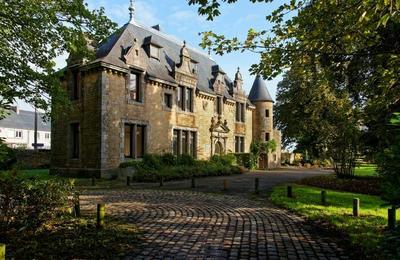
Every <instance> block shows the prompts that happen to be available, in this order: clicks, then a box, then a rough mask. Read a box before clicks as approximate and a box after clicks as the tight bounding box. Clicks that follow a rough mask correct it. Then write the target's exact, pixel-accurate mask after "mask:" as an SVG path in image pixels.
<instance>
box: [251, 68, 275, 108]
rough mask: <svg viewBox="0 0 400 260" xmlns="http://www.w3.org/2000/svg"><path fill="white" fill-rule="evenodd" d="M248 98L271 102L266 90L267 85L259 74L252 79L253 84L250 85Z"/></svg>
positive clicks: (252, 100) (253, 100)
mask: <svg viewBox="0 0 400 260" xmlns="http://www.w3.org/2000/svg"><path fill="white" fill-rule="evenodd" d="M249 100H250V101H251V102H255V101H270V102H273V100H272V98H271V95H270V94H269V92H268V89H267V85H266V84H265V81H264V80H263V79H262V78H261V76H260V75H258V76H257V77H256V79H255V80H254V83H253V86H252V87H251V90H250V94H249Z"/></svg>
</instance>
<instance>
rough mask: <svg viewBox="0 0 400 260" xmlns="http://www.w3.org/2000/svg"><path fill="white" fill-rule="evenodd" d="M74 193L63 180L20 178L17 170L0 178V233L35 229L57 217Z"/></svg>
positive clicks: (70, 186) (69, 185)
mask: <svg viewBox="0 0 400 260" xmlns="http://www.w3.org/2000/svg"><path fill="white" fill-rule="evenodd" d="M72 195H73V183H72V182H69V181H65V180H57V179H50V180H36V179H28V180H26V179H22V178H19V177H18V175H17V174H16V173H12V174H10V173H7V174H3V176H1V178H0V232H4V233H5V232H7V231H9V230H10V229H14V230H23V229H28V230H34V229H36V228H38V227H40V226H41V225H42V224H43V223H45V222H46V221H47V220H50V219H52V218H54V217H56V216H57V215H58V214H59V213H60V212H62V210H63V209H65V207H66V206H67V204H68V196H72Z"/></svg>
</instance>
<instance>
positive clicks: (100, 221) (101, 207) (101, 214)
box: [97, 204, 106, 229]
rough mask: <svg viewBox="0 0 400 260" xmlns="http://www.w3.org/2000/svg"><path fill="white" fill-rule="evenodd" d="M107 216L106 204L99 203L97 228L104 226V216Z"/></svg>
mask: <svg viewBox="0 0 400 260" xmlns="http://www.w3.org/2000/svg"><path fill="white" fill-rule="evenodd" d="M105 216H106V205H104V204H97V228H98V229H101V228H103V227H104V218H105Z"/></svg>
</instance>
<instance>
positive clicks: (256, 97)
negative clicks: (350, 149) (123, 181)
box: [51, 10, 281, 177]
mask: <svg viewBox="0 0 400 260" xmlns="http://www.w3.org/2000/svg"><path fill="white" fill-rule="evenodd" d="M131 11H132V10H131ZM62 82H63V85H64V86H65V88H66V89H67V90H68V93H69V94H70V97H71V100H72V105H73V111H72V112H70V113H69V115H68V116H67V117H63V118H59V119H58V120H53V122H52V139H51V140H52V161H51V168H52V171H58V172H62V173H64V174H68V173H70V174H94V175H97V176H102V177H109V176H110V174H115V173H116V172H117V171H116V169H118V167H119V165H120V163H122V162H124V161H127V160H132V159H140V158H141V157H142V156H143V155H144V154H145V153H173V154H175V155H178V154H190V155H193V156H194V157H196V158H198V159H207V158H209V157H210V156H212V155H214V154H226V153H248V152H249V150H250V144H251V142H252V140H255V139H258V140H261V141H267V140H271V139H274V140H276V142H277V144H278V148H277V151H276V152H274V153H273V154H270V155H262V156H261V157H260V168H266V167H277V166H279V165H280V160H281V158H280V157H281V156H280V152H281V151H280V147H281V134H280V132H279V131H277V130H275V129H274V126H273V101H272V99H271V96H270V94H269V93H268V90H267V87H266V84H265V82H264V81H263V79H262V78H261V77H256V79H255V81H254V84H253V86H252V89H251V91H250V94H249V96H246V93H245V91H244V89H243V84H244V83H243V80H242V75H241V74H240V71H239V70H238V71H237V73H236V75H235V76H234V80H233V81H232V80H231V79H230V78H229V77H228V75H227V74H226V73H225V72H224V71H223V69H222V68H221V67H220V66H219V65H218V64H217V63H216V62H215V61H213V60H212V59H211V58H210V57H208V56H207V55H205V54H202V53H200V52H199V51H196V50H195V49H192V48H190V47H188V46H187V45H186V43H185V42H179V41H177V40H175V39H174V38H172V37H171V36H168V35H166V34H164V33H163V32H161V31H160V28H159V26H154V27H147V26H144V25H141V24H139V23H138V22H136V21H135V20H134V19H133V13H131V20H130V22H129V23H128V24H126V25H124V26H123V27H122V28H121V29H120V30H118V32H116V33H115V34H113V35H111V36H110V37H109V39H108V40H107V41H106V42H104V43H103V44H101V45H100V46H99V47H98V48H97V49H96V59H95V60H94V61H91V62H86V61H84V60H82V59H79V58H77V57H70V58H69V59H68V65H67V68H66V70H65V73H64V77H63V79H62Z"/></svg>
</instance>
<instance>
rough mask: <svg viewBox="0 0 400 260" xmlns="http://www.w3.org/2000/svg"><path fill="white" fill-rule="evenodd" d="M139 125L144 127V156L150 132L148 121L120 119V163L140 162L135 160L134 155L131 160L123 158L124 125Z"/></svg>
mask: <svg viewBox="0 0 400 260" xmlns="http://www.w3.org/2000/svg"><path fill="white" fill-rule="evenodd" d="M126 124H129V125H140V126H144V127H145V131H144V149H143V150H144V154H145V153H146V152H147V151H148V143H149V132H150V124H149V122H148V121H143V120H136V119H132V120H130V119H122V120H121V126H120V147H119V148H120V161H121V162H126V161H131V160H136V161H138V160H139V161H140V160H141V158H136V155H135V154H134V156H133V158H126V157H125V125H126Z"/></svg>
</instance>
